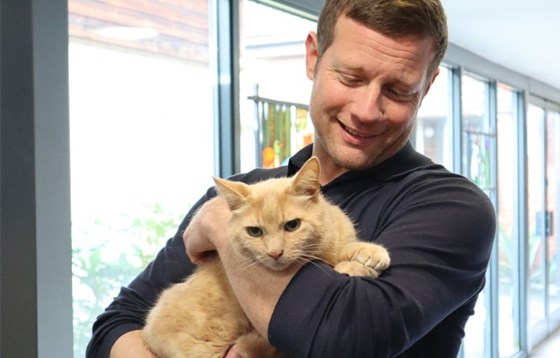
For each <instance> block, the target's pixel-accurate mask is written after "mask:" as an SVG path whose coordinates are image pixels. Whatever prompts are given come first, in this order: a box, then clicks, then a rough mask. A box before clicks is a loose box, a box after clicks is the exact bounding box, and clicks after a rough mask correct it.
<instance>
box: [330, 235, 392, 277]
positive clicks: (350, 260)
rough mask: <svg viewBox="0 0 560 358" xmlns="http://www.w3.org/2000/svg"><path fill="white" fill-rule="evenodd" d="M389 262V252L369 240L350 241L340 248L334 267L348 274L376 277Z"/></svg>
mask: <svg viewBox="0 0 560 358" xmlns="http://www.w3.org/2000/svg"><path fill="white" fill-rule="evenodd" d="M390 263H391V258H390V257H389V252H388V251H387V249H385V248H384V247H383V246H381V245H378V244H374V243H371V242H361V241H359V242H351V243H348V244H346V245H344V247H343V248H342V250H341V252H340V255H339V260H338V264H336V265H335V267H334V269H335V270H336V271H337V272H340V273H345V274H347V275H349V276H365V277H378V276H379V275H380V274H381V272H382V271H384V270H385V269H387V267H389V265H390Z"/></svg>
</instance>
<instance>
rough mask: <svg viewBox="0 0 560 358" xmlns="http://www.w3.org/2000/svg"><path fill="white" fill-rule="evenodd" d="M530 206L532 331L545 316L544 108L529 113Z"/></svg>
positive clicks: (528, 168)
mask: <svg viewBox="0 0 560 358" xmlns="http://www.w3.org/2000/svg"><path fill="white" fill-rule="evenodd" d="M526 127H527V181H528V183H527V188H528V193H527V195H528V197H527V206H528V213H527V214H528V218H527V220H528V225H529V252H528V253H527V254H528V258H527V259H528V264H529V293H528V297H529V302H528V305H529V307H528V308H529V332H530V331H531V328H532V327H534V326H535V325H537V324H538V323H539V322H541V321H542V320H544V319H545V312H546V311H545V294H544V289H545V267H544V217H545V214H544V210H545V203H544V160H543V158H544V110H543V109H542V108H539V107H536V106H533V105H530V106H529V109H528V113H527V125H526Z"/></svg>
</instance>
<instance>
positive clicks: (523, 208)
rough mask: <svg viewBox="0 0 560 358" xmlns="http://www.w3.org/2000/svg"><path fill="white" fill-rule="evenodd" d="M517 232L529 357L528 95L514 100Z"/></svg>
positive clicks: (522, 330) (524, 345)
mask: <svg viewBox="0 0 560 358" xmlns="http://www.w3.org/2000/svg"><path fill="white" fill-rule="evenodd" d="M516 114H517V116H516V121H517V123H516V124H517V126H516V128H517V133H516V134H517V161H516V163H517V173H518V175H517V193H518V197H517V200H516V203H517V210H516V213H517V220H516V222H517V226H516V228H517V230H516V231H517V232H516V241H517V244H518V248H519V250H518V256H517V260H518V263H519V270H518V277H517V280H518V282H519V290H518V295H519V310H518V312H519V317H518V318H519V321H518V322H516V325H517V326H518V327H519V346H520V349H521V351H522V352H525V353H528V351H529V340H528V333H529V332H528V329H527V324H528V302H529V280H528V277H527V276H528V274H529V260H528V255H527V253H528V252H529V240H528V238H529V228H528V222H527V210H528V207H527V155H526V153H527V127H526V126H527V93H526V92H524V91H523V92H521V93H519V95H518V100H517V111H516Z"/></svg>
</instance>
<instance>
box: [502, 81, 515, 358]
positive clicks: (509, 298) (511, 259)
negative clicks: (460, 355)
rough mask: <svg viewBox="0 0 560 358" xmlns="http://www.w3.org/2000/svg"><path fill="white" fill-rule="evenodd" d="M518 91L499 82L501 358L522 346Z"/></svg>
mask: <svg viewBox="0 0 560 358" xmlns="http://www.w3.org/2000/svg"><path fill="white" fill-rule="evenodd" d="M517 96H518V95H517V93H516V92H514V91H513V90H512V89H511V88H509V87H507V86H505V85H498V96H497V98H498V118H497V120H498V123H497V125H498V130H497V133H498V218H497V219H498V309H499V313H498V314H499V316H498V324H499V351H500V357H510V356H512V355H513V354H514V353H516V352H518V351H519V349H520V346H519V343H520V342H519V339H520V336H519V297H520V292H519V275H518V274H517V273H518V272H519V268H520V265H519V259H518V257H519V250H518V247H519V235H518V234H517V230H516V227H517V220H516V210H517V205H518V195H517V192H518V189H517V183H516V181H515V180H512V178H517V166H516V160H513V159H514V158H515V155H516V153H517V149H518V148H517V140H516V139H517V131H516V127H517V123H516V118H517V113H516V108H517Z"/></svg>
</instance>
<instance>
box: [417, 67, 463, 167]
mask: <svg viewBox="0 0 560 358" xmlns="http://www.w3.org/2000/svg"><path fill="white" fill-rule="evenodd" d="M449 73H450V70H449V69H448V68H446V67H443V66H441V67H440V72H439V75H438V77H437V78H436V80H435V82H434V83H433V84H432V87H431V88H430V91H429V92H428V94H427V95H426V97H425V98H424V100H423V101H422V106H421V107H420V110H419V111H418V115H417V117H416V124H415V127H414V131H413V133H412V135H411V141H412V144H413V145H414V147H415V148H416V150H417V151H419V152H420V153H422V154H424V155H426V156H427V157H429V158H430V159H432V160H433V161H434V162H436V163H439V164H442V165H443V166H445V167H446V168H448V169H450V170H452V169H453V162H452V159H453V151H452V143H451V140H452V132H451V131H452V127H451V123H452V121H451V117H450V113H451V112H450V110H449V107H450V104H451V91H450V86H449V78H450V75H449Z"/></svg>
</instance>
